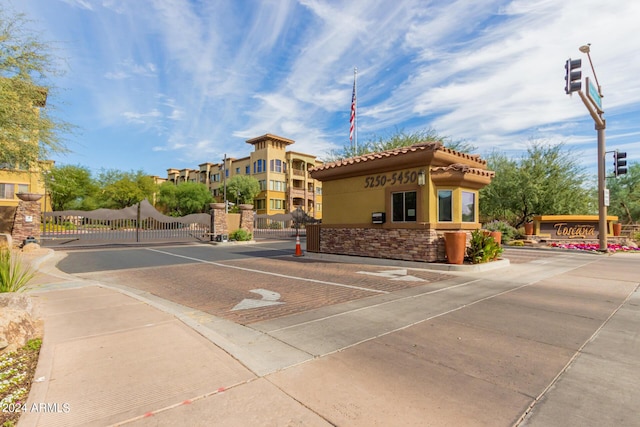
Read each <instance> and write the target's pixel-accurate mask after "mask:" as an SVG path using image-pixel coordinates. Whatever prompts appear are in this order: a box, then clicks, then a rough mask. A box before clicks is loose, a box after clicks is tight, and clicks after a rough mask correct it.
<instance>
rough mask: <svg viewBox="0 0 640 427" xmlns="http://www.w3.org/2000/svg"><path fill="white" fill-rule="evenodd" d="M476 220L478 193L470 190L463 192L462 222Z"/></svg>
mask: <svg viewBox="0 0 640 427" xmlns="http://www.w3.org/2000/svg"><path fill="white" fill-rule="evenodd" d="M475 221H476V194H475V193H472V192H470V191H463V192H462V222H475Z"/></svg>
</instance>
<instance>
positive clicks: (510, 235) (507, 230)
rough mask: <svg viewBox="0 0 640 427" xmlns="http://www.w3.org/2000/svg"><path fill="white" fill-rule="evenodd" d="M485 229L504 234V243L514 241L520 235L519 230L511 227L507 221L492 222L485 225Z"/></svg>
mask: <svg viewBox="0 0 640 427" xmlns="http://www.w3.org/2000/svg"><path fill="white" fill-rule="evenodd" d="M483 228H484V229H485V230H489V231H500V232H501V233H502V241H503V242H508V241H510V240H513V239H514V238H515V236H516V235H517V234H518V230H516V229H515V228H514V227H512V226H511V225H509V223H507V222H505V221H498V220H496V221H491V222H488V223H486V224H484V226H483Z"/></svg>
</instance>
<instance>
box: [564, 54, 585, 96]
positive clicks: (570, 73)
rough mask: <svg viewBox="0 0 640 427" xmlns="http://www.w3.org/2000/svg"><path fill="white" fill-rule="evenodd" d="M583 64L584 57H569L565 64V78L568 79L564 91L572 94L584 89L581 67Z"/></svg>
mask: <svg viewBox="0 0 640 427" xmlns="http://www.w3.org/2000/svg"><path fill="white" fill-rule="evenodd" d="M581 66H582V59H574V60H571V58H569V59H567V62H566V64H564V68H565V70H566V71H567V72H566V75H565V76H564V79H565V80H566V83H565V86H564V91H565V92H566V93H567V94H571V93H573V92H577V91H579V90H580V89H582V81H581V79H582V71H581V70H580V67H581Z"/></svg>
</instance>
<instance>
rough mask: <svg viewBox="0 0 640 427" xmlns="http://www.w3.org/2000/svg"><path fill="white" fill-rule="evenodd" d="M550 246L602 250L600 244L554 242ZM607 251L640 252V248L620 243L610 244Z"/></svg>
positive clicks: (593, 250)
mask: <svg viewBox="0 0 640 427" xmlns="http://www.w3.org/2000/svg"><path fill="white" fill-rule="evenodd" d="M549 246H551V247H553V248H561V249H577V250H580V251H592V252H595V251H598V250H600V245H599V244H598V243H557V242H553V243H551V244H549ZM607 250H608V251H609V252H635V251H638V252H640V248H635V247H632V246H625V245H621V244H619V243H609V244H608V245H607Z"/></svg>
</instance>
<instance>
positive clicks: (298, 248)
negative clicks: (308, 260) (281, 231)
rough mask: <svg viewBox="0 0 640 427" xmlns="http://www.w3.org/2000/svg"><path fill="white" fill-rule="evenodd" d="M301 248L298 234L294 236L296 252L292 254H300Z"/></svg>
mask: <svg viewBox="0 0 640 427" xmlns="http://www.w3.org/2000/svg"><path fill="white" fill-rule="evenodd" d="M302 255H304V254H303V253H302V248H301V247H300V236H296V253H295V255H294V256H302Z"/></svg>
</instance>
